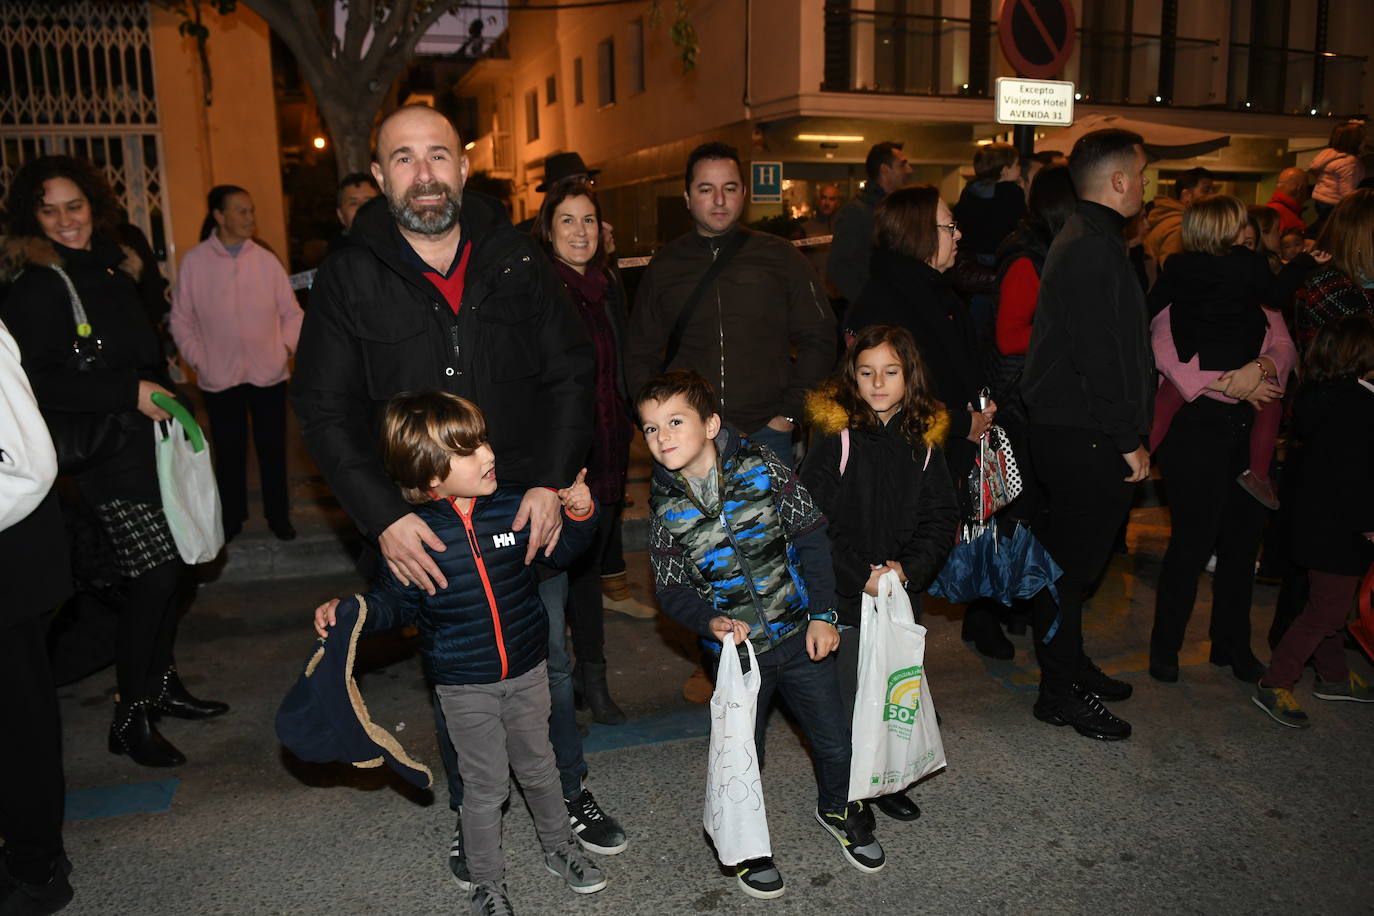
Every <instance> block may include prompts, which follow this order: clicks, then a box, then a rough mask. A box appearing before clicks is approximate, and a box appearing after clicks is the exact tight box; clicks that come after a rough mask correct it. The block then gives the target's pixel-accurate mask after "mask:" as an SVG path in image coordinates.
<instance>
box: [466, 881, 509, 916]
mask: <svg viewBox="0 0 1374 916" xmlns="http://www.w3.org/2000/svg"><path fill="white" fill-rule="evenodd" d="M472 916H515V910H513V909H511V906H510V897H509V896H508V895H507V894H506V884H505V882H504V881H502V882H499V883H497V884H479V885H477V886H476V887H474V888H473V889H472Z"/></svg>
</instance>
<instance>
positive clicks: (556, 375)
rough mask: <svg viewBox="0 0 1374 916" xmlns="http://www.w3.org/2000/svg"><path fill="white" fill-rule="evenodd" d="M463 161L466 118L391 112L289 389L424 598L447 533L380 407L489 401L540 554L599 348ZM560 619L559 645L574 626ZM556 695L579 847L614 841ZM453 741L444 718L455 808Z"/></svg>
mask: <svg viewBox="0 0 1374 916" xmlns="http://www.w3.org/2000/svg"><path fill="white" fill-rule="evenodd" d="M467 171H468V160H467V157H466V156H464V155H463V146H462V142H461V140H460V139H459V137H458V132H457V130H456V129H455V128H454V127H453V125H452V124H451V123H450V122H449V121H448V119H447V118H445V117H444V116H443V115H441V114H439V113H438V112H436V111H434V110H433V109H431V108H427V107H425V106H422V105H408V106H405V107H403V108H401V109H399V110H397V111H396V112H394V113H392V114H391V115H389V116H388V117H387V118H386V119H385V120H383V121H382V123H381V125H380V126H379V127H378V129H377V148H376V150H375V151H374V153H373V164H372V174H373V176H374V177H375V178H376V179H377V181H378V183H379V184H380V185H381V188H382V195H381V196H380V197H377V198H374V199H373V200H371V201H368V202H367V203H366V204H364V205H363V206H362V208H360V209H359V210H358V213H357V215H356V217H355V218H354V221H353V227H352V230H351V235H352V237H353V244H352V245H350V246H348V247H347V248H345V249H343V250H342V251H339V252H337V253H335V254H334V255H332V256H331V257H330V258H329V259H328V260H327V261H326V262H325V263H324V264H323V265H322V266H321V267H320V271H319V274H318V276H317V277H316V281H315V288H314V290H313V291H312V293H311V298H310V311H309V312H308V314H307V316H306V319H305V323H304V324H303V326H302V328H301V340H300V346H299V348H298V350H297V355H296V373H295V376H294V378H293V379H292V390H291V400H292V403H293V405H294V406H295V409H296V414H297V416H298V417H299V418H300V423H301V432H302V433H303V435H304V437H305V442H306V445H307V446H308V447H309V449H310V452H311V455H312V456H313V457H314V458H315V462H316V463H317V464H318V465H319V468H320V471H321V473H323V475H324V478H325V480H326V481H327V482H328V483H329V486H330V488H331V489H332V490H333V491H334V493H335V495H336V496H337V497H338V499H339V502H340V504H341V505H342V506H343V508H344V510H345V511H347V512H348V514H349V516H350V517H351V518H352V519H353V520H354V522H355V523H356V524H357V525H358V527H359V528H360V529H361V530H362V531H363V533H364V534H365V535H367V536H368V537H369V538H376V540H377V544H378V546H379V548H380V550H381V554H382V557H383V558H384V559H385V561H386V563H387V565H388V566H389V567H390V568H391V571H392V572H393V573H394V574H395V575H396V578H397V579H398V580H400V582H401V583H402V584H406V585H409V584H414V585H416V586H418V587H420V588H423V589H424V590H425V591H427V592H428V593H430V594H434V593H435V590H436V588H440V589H442V588H446V587H447V585H448V583H447V582H446V581H445V579H444V577H443V576H442V575H441V574H440V572H439V567H438V566H437V565H436V564H435V562H434V559H433V558H432V557H430V556H429V554H428V553H426V550H425V548H426V547H428V548H430V549H432V550H435V551H442V550H444V544H443V542H442V541H440V540H439V538H438V537H436V536H435V534H434V532H433V531H431V530H430V528H429V526H428V525H426V524H425V523H424V521H422V520H421V519H420V517H419V516H418V515H416V514H415V512H414V511H412V509H413V507H412V506H410V504H409V503H407V502H406V501H405V499H403V498H402V496H401V493H400V490H399V489H398V488H397V486H396V484H395V483H394V482H393V481H392V480H391V479H390V478H389V477H388V475H387V473H386V470H385V468H384V467H383V465H382V457H381V436H380V419H381V415H382V410H383V408H384V407H385V405H386V402H387V401H388V400H389V399H391V398H392V397H394V396H395V395H397V394H400V393H402V392H405V391H412V392H418V391H426V390H433V389H439V390H443V391H448V392H451V393H453V394H457V395H460V396H462V397H465V398H467V399H469V400H471V401H473V402H475V403H476V404H477V405H478V406H479V407H481V408H482V411H483V412H484V413H485V415H486V419H487V431H488V435H489V437H490V442H491V446H492V449H493V451H494V452H495V454H496V474H497V479H498V480H500V481H504V482H506V483H508V484H510V483H519V484H521V485H523V486H525V487H527V488H528V489H527V490H526V491H525V495H524V499H523V500H522V502H521V504H520V508H519V511H518V513H517V515H516V519H515V526H514V527H515V530H517V531H519V530H522V529H523V528H524V527H525V526H526V525H529V526H530V539H529V548H528V551H527V553H526V555H525V562H526V563H529V562H531V561H533V560H534V558H535V557H536V555H537V554H538V553H539V550H540V548H543V549H544V554H545V555H546V556H547V555H549V554H551V553H552V552H553V547H554V545H555V544H556V543H557V541H558V536H559V532H560V518H561V508H560V506H559V502H558V496H557V494H556V493H555V490H556V489H557V488H560V487H566V486H568V485H569V484H571V483H572V481H573V479H574V478H575V477H576V476H577V471H578V468H580V467H581V466H582V463H583V461H584V460H585V458H586V455H587V451H588V449H589V448H590V446H591V432H592V414H591V408H592V405H593V403H594V401H595V398H594V396H593V392H592V370H593V354H592V349H591V343H590V341H589V340H588V339H587V334H586V331H585V330H584V329H583V325H582V322H581V320H580V319H579V318H578V317H577V314H576V312H575V311H574V310H573V307H572V304H571V303H570V302H568V301H567V300H566V298H565V294H564V292H563V287H562V284H561V283H559V282H558V280H557V278H555V277H554V275H553V273H552V271H551V270H550V268H549V266H548V260H547V258H545V257H544V255H543V254H542V253H541V252H540V251H539V250H538V248H537V247H536V246H535V243H534V241H533V240H532V239H531V238H530V237H529V236H527V235H522V234H520V233H518V232H516V230H515V229H514V227H512V226H511V224H510V221H509V219H507V217H506V213H505V210H504V209H503V208H502V207H501V205H500V204H499V203H498V202H497V201H495V200H492V199H491V198H488V197H485V196H483V195H481V194H476V193H473V192H466V193H465V192H464V191H463V184H464V182H465V181H466V179H467ZM552 610H553V609H551V611H552ZM558 617H559V619H560V620H561V615H558ZM550 632H551V638H550V644H551V645H552V644H553V643H554V638H553V634H556V636H557V637H558V643H559V644H560V646H561V644H562V635H563V630H562V627H561V626H559V625H558V623H557V622H555V623H554V624H553V625H551V627H550ZM564 654H566V652H565V651H564ZM550 680H551V683H552V681H553V678H551V679H550ZM564 681H566V678H565V679H564ZM551 692H552V693H554V694H557V695H556V696H555V698H554V713H553V715H552V716H551V718H550V737H551V738H552V740H553V745H554V750H555V755H556V757H557V758H558V765H559V771H560V775H561V776H562V778H563V789H564V795H565V798H566V799H567V800H568V807H569V813H570V815H571V816H572V817H573V821H574V823H573V827H574V830H576V831H577V835H578V839H579V841H580V842H581V843H582V844H583V845H584V846H587V847H588V848H592V849H593V850H594V851H600V852H606V851H609V850H610V849H611V848H612V847H618V848H616V849H615V850H614V851H617V852H618V851H620V849H623V848H624V842H625V840H624V833H623V831H621V830H620V827H619V825H618V824H615V823H614V821H612V820H611V819H610V818H607V817H606V816H605V815H604V813H603V812H601V811H600V809H599V808H596V805H595V802H594V801H593V800H591V793H589V792H587V791H586V790H585V789H584V788H581V786H580V781H581V777H582V776H583V775H585V773H586V762H585V760H584V759H583V757H582V745H581V739H580V738H579V737H578V734H577V724H576V721H575V719H574V713H573V708H572V696H571V684H566V690H565V691H564V690H560V689H559V688H555V689H553V690H551ZM562 693H566V696H563V697H562V701H560V699H559V696H561V695H562ZM445 738H446V734H445V731H444V729H443V728H442V727H441V728H440V748H441V751H444V752H445V754H444V758H445V759H444V762H445V768H446V769H448V770H449V776H450V780H449V782H450V789H451V792H453V794H454V795H455V796H457V797H452V798H451V799H450V803H451V805H452V806H454V807H459V806H460V805H461V783H459V782H457V781H456V775H457V773H456V766H455V765H454V761H453V758H452V755H451V747H448V746H446V741H445ZM460 825H461V820H460ZM460 841H461V834H460V833H459V832H457V831H455V837H454V850H453V852H452V853H451V855H450V862H449V864H450V868H451V869H452V870H453V873H454V876H455V878H457V879H458V881H459V883H460V884H463V883H464V882H465V881H466V877H467V875H466V871H467V866H466V862H465V861H464V859H463V856H462V848H461V842H460ZM589 843H590V844H591V845H589Z"/></svg>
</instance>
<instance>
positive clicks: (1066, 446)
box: [1022, 130, 1154, 740]
mask: <svg viewBox="0 0 1374 916" xmlns="http://www.w3.org/2000/svg"><path fill="white" fill-rule="evenodd" d="M1145 162H1146V159H1145V151H1144V148H1143V146H1142V141H1141V137H1140V135H1139V134H1135V133H1132V132H1130V131H1125V130H1098V131H1093V132H1092V133H1089V134H1085V135H1084V136H1083V137H1081V138H1080V139H1079V140H1078V142H1077V143H1076V144H1074V148H1073V153H1072V155H1071V156H1070V157H1069V169H1070V173H1071V175H1072V177H1073V182H1074V187H1075V188H1076V189H1077V191H1078V199H1079V203H1078V208H1077V211H1076V212H1075V213H1074V215H1073V216H1072V217H1070V218H1069V221H1068V222H1067V223H1066V224H1065V225H1064V228H1063V230H1062V231H1061V232H1060V233H1059V235H1058V236H1057V237H1056V238H1055V240H1054V244H1053V245H1052V246H1051V247H1050V251H1049V255H1048V256H1047V257H1046V259H1045V269H1044V271H1043V273H1042V274H1041V280H1040V300H1039V303H1038V305H1037V307H1036V312H1035V326H1034V329H1033V330H1032V332H1031V341H1030V350H1029V351H1028V352H1027V354H1026V369H1025V375H1024V377H1023V381H1022V386H1023V390H1024V393H1025V400H1026V404H1027V408H1028V412H1029V414H1030V442H1031V454H1032V457H1033V458H1034V463H1035V470H1036V473H1037V475H1038V477H1039V478H1040V484H1041V486H1042V487H1043V488H1044V493H1045V509H1044V512H1043V514H1042V516H1041V518H1040V519H1039V521H1038V523H1037V525H1036V528H1035V531H1036V535H1037V536H1038V537H1039V538H1040V541H1041V542H1042V543H1043V544H1044V545H1045V547H1046V548H1047V549H1048V550H1049V552H1050V554H1051V555H1052V556H1053V557H1054V558H1055V560H1057V561H1058V563H1059V565H1060V566H1061V567H1062V568H1063V570H1064V575H1063V578H1061V579H1060V580H1059V582H1058V591H1059V600H1058V602H1056V601H1055V600H1054V598H1053V597H1051V596H1050V594H1049V593H1048V590H1046V591H1042V592H1041V593H1040V594H1039V595H1037V596H1036V599H1035V609H1034V614H1033V618H1032V622H1033V626H1034V632H1035V651H1036V656H1037V658H1038V660H1039V662H1040V671H1041V674H1040V698H1039V699H1038V700H1037V701H1036V704H1035V717H1036V718H1037V719H1040V720H1041V721H1044V722H1048V723H1050V724H1051V725H1071V726H1073V727H1074V729H1075V730H1076V731H1078V733H1079V734H1082V735H1086V736H1088V737H1090V738H1098V739H1103V740H1114V739H1120V738H1127V737H1130V734H1131V726H1130V724H1129V723H1127V722H1124V721H1122V720H1121V719H1118V718H1117V717H1116V716H1113V715H1112V714H1111V713H1110V712H1108V711H1107V709H1106V707H1104V706H1103V705H1102V701H1104V700H1106V701H1113V700H1125V699H1126V698H1128V697H1129V696H1130V695H1131V685H1130V684H1127V683H1125V682H1123V681H1118V680H1113V679H1112V678H1109V677H1107V676H1106V675H1105V674H1103V673H1102V671H1101V669H1099V668H1098V667H1097V666H1096V665H1094V664H1093V663H1092V661H1091V660H1090V659H1089V658H1088V656H1087V654H1086V653H1085V652H1084V651H1083V598H1084V592H1085V591H1086V590H1087V589H1088V588H1089V587H1090V586H1091V585H1092V583H1093V582H1094V581H1096V579H1097V577H1098V576H1099V575H1101V573H1102V570H1103V568H1104V567H1105V566H1106V563H1107V560H1108V559H1109V558H1110V555H1111V550H1112V545H1113V544H1114V543H1116V533H1117V531H1118V530H1119V529H1120V527H1121V523H1122V521H1123V520H1124V519H1125V517H1126V514H1127V512H1129V511H1130V505H1131V495H1132V492H1133V491H1134V485H1135V484H1136V483H1137V482H1139V481H1141V480H1144V479H1145V478H1146V477H1147V476H1148V475H1149V473H1150V455H1149V452H1148V451H1146V449H1145V445H1144V442H1145V439H1146V437H1147V436H1148V435H1149V431H1150V411H1151V407H1152V404H1153V397H1154V357H1153V355H1152V351H1151V348H1150V331H1149V319H1148V314H1147V310H1146V306H1145V296H1144V293H1142V292H1141V290H1140V285H1139V283H1137V282H1136V279H1135V274H1134V272H1133V271H1132V269H1131V264H1130V261H1129V259H1128V258H1127V254H1126V245H1125V242H1124V240H1123V238H1122V230H1123V228H1124V227H1125V224H1126V220H1128V219H1129V218H1130V217H1132V216H1134V215H1135V214H1136V213H1138V212H1139V211H1140V207H1141V203H1142V200H1143V195H1144V188H1145V176H1144V170H1145Z"/></svg>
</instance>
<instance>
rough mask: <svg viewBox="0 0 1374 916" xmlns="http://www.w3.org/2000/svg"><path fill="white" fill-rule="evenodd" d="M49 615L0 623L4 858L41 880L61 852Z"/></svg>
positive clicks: (29, 879) (17, 871) (24, 876)
mask: <svg viewBox="0 0 1374 916" xmlns="http://www.w3.org/2000/svg"><path fill="white" fill-rule="evenodd" d="M46 630H47V625H46V620H45V618H42V617H31V618H29V619H28V620H25V621H23V622H21V623H17V624H14V625H12V626H8V627H6V628H4V629H3V630H0V733H3V734H4V736H5V744H6V746H7V747H8V748H9V750H8V751H7V752H5V753H4V754H0V834H3V835H4V837H5V847H4V856H5V865H6V867H7V868H8V869H9V871H10V873H11V874H13V875H15V876H16V877H18V878H19V880H21V881H23V882H25V883H27V884H44V883H46V882H47V880H48V878H49V877H50V876H51V875H52V869H53V864H54V863H55V862H56V861H57V857H58V856H59V855H60V854H61V853H62V814H63V810H64V803H65V796H64V794H63V789H64V786H63V776H62V724H61V721H60V720H59V718H58V707H57V690H56V688H54V687H53V682H52V672H51V671H50V670H49V668H48V646H47V640H46V638H45V634H46Z"/></svg>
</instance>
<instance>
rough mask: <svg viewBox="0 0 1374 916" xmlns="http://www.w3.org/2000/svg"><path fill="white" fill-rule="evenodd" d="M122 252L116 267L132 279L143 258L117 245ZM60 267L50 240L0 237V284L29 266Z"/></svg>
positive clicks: (136, 276)
mask: <svg viewBox="0 0 1374 916" xmlns="http://www.w3.org/2000/svg"><path fill="white" fill-rule="evenodd" d="M119 250H120V251H121V252H122V253H123V254H124V260H123V261H121V262H120V264H119V269H120V270H122V271H124V272H125V273H126V274H128V275H129V276H130V277H132V278H133V279H134V281H135V282H137V281H138V279H139V276H140V275H141V274H142V273H143V261H142V259H141V258H139V256H138V254H137V253H136V252H135V251H134V250H133V249H132V248H129V247H128V246H126V245H120V246H119ZM54 265H56V266H59V267H60V266H62V256H61V255H59V254H58V253H57V248H56V247H55V246H54V245H53V243H52V241H51V240H49V239H45V238H36V237H33V236H18V235H10V236H0V283H13V282H14V281H15V278H16V277H18V276H19V275H20V274H21V273H23V272H24V271H25V269H27V268H29V267H52V266H54Z"/></svg>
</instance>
